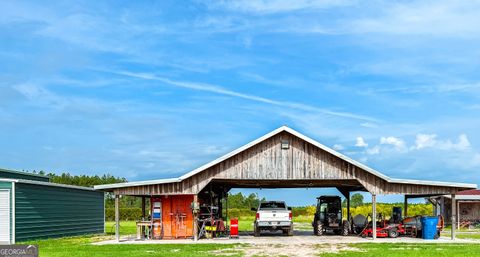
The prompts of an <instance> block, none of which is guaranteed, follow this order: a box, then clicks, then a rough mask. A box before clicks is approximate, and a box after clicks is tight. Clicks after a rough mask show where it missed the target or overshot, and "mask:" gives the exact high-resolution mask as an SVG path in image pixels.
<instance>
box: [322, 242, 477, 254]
mask: <svg viewBox="0 0 480 257" xmlns="http://www.w3.org/2000/svg"><path fill="white" fill-rule="evenodd" d="M349 246H350V247H352V248H357V249H355V250H352V251H344V252H340V253H322V254H321V255H319V256H322V257H333V256H335V257H343V256H347V257H377V256H388V257H473V256H479V254H480V244H388V243H386V244H351V245H349ZM320 247H321V246H320Z"/></svg>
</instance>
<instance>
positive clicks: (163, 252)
mask: <svg viewBox="0 0 480 257" xmlns="http://www.w3.org/2000/svg"><path fill="white" fill-rule="evenodd" d="M109 238H110V239H111V238H112V237H111V236H96V237H72V238H64V239H49V240H38V241H32V242H29V243H34V244H38V245H39V249H40V256H42V257H107V256H112V257H134V256H135V257H151V256H169V257H177V256H195V257H204V256H233V257H237V256H238V257H241V256H245V253H246V252H248V249H249V247H250V246H249V245H246V244H242V245H239V244H231V245H225V244H187V245H185V244H157V245H156V244H147V245H141V244H140V245H139V244H137V245H99V246H98V245H92V244H91V243H92V242H96V241H101V240H105V239H109ZM264 247H276V246H275V245H271V246H264ZM348 247H350V249H349V250H343V251H340V253H328V252H325V250H322V249H324V248H327V249H328V248H330V246H329V245H320V244H319V245H316V246H315V249H318V256H322V257H333V256H346V257H376V256H389V257H418V256H422V257H429V256H432V257H444V256H445V257H447V256H448V257H457V256H458V257H471V256H478V253H480V244H392V243H385V244H371V243H370V244H350V245H348ZM278 256H285V255H284V254H282V253H281V252H279V255H278Z"/></svg>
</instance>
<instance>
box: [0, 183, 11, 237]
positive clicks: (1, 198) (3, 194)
mask: <svg viewBox="0 0 480 257" xmlns="http://www.w3.org/2000/svg"><path fill="white" fill-rule="evenodd" d="M0 244H10V190H0Z"/></svg>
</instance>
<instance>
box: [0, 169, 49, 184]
mask: <svg viewBox="0 0 480 257" xmlns="http://www.w3.org/2000/svg"><path fill="white" fill-rule="evenodd" d="M0 178H11V179H26V180H35V181H43V182H49V181H50V178H49V177H47V176H42V175H38V174H32V173H28V172H23V171H16V170H6V169H0Z"/></svg>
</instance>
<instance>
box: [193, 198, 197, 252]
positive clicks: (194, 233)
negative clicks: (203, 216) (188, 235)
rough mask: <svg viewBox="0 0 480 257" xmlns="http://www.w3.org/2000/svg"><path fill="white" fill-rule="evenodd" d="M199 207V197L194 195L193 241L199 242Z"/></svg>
mask: <svg viewBox="0 0 480 257" xmlns="http://www.w3.org/2000/svg"><path fill="white" fill-rule="evenodd" d="M197 206H198V195H196V194H195V195H193V241H195V242H197V241H198V222H197V218H198V210H197V209H196V208H197Z"/></svg>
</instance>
